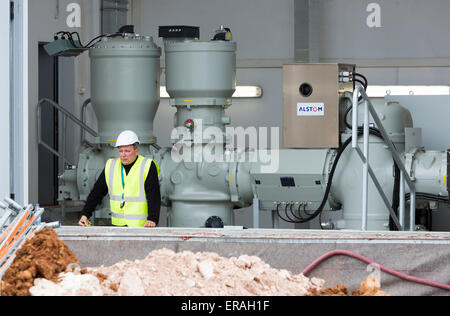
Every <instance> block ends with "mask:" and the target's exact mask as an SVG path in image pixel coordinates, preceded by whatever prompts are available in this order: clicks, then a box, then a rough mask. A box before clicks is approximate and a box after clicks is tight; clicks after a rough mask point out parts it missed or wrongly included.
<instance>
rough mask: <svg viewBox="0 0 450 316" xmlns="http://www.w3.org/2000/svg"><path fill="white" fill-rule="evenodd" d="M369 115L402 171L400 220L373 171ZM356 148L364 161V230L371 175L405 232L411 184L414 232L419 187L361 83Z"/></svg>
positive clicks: (354, 127) (355, 105)
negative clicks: (360, 127) (360, 139)
mask: <svg viewBox="0 0 450 316" xmlns="http://www.w3.org/2000/svg"><path fill="white" fill-rule="evenodd" d="M360 94H361V96H362V98H363V100H364V126H363V129H364V133H363V139H364V147H363V151H361V149H360V148H359V146H358V105H359V102H360V101H359V95H360ZM369 114H370V115H371V116H372V118H373V120H374V122H375V124H376V126H377V128H378V130H379V131H380V132H381V135H382V136H383V140H384V143H385V144H386V145H387V146H388V148H389V151H390V152H391V154H392V157H393V158H394V161H395V163H396V164H397V166H398V168H399V169H400V207H399V218H400V219H399V218H397V215H396V214H395V211H394V210H393V209H392V206H391V204H390V202H389V199H388V198H387V197H386V195H385V194H384V191H383V188H382V187H381V185H380V183H379V182H378V179H377V177H376V176H375V173H374V172H373V170H372V168H371V167H370V164H369ZM352 147H353V148H354V149H355V150H356V152H357V153H358V155H359V157H360V158H361V160H362V162H363V192H362V223H361V229H362V230H363V231H366V230H367V214H368V206H369V203H368V193H369V192H368V186H369V175H370V177H371V178H372V181H373V183H374V184H375V187H376V188H377V190H378V192H379V193H380V195H381V198H382V199H383V202H384V203H385V205H386V207H387V208H388V210H389V213H390V214H391V217H392V219H393V221H394V223H395V225H396V226H397V228H398V229H399V230H400V231H402V230H405V181H406V183H407V184H408V187H409V189H410V194H411V198H410V223H409V228H410V231H414V230H415V212H416V188H415V185H414V183H413V182H412V180H411V178H410V177H409V174H408V171H406V168H405V165H404V164H403V161H402V160H401V158H400V156H399V154H398V152H397V150H396V149H395V147H394V144H393V143H392V141H391V140H390V138H389V135H388V134H387V132H386V130H385V129H384V127H383V124H382V123H381V120H380V118H379V117H378V114H377V113H376V111H375V109H374V107H373V105H372V102H371V101H370V99H369V97H368V96H367V94H366V91H365V90H364V87H363V86H361V85H359V84H357V85H356V88H355V91H354V93H353V121H352Z"/></svg>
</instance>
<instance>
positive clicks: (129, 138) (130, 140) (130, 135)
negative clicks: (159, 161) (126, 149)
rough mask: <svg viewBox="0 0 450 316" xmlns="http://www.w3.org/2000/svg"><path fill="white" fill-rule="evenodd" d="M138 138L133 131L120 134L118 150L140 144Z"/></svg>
mask: <svg viewBox="0 0 450 316" xmlns="http://www.w3.org/2000/svg"><path fill="white" fill-rule="evenodd" d="M140 143H141V142H140V141H139V138H138V136H137V135H136V133H135V132H133V131H124V132H122V133H120V135H119V137H118V138H117V142H116V148H118V147H121V146H129V145H134V144H140Z"/></svg>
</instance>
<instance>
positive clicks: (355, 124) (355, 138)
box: [352, 85, 361, 148]
mask: <svg viewBox="0 0 450 316" xmlns="http://www.w3.org/2000/svg"><path fill="white" fill-rule="evenodd" d="M360 90H361V86H360V85H357V86H356V89H355V92H354V93H353V118H352V147H353V148H356V147H358V103H359V101H358V92H359V91H360Z"/></svg>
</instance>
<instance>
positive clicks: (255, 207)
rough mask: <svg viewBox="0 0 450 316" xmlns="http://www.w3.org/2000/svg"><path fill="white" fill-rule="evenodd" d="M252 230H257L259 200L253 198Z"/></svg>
mask: <svg viewBox="0 0 450 316" xmlns="http://www.w3.org/2000/svg"><path fill="white" fill-rule="evenodd" d="M253 228H259V200H258V198H257V197H256V196H255V197H254V198H253Z"/></svg>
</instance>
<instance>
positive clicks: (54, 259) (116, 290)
mask: <svg viewBox="0 0 450 316" xmlns="http://www.w3.org/2000/svg"><path fill="white" fill-rule="evenodd" d="M324 283H325V281H324V280H321V279H317V278H311V279H310V278H307V277H305V276H303V275H301V274H299V275H294V274H292V273H291V272H289V271H287V270H278V269H274V268H272V267H270V266H269V265H268V264H266V263H265V262H263V261H262V260H261V259H260V258H258V257H254V256H246V255H243V256H240V257H238V258H236V257H232V258H223V257H220V256H219V255H218V254H215V253H192V252H189V251H185V252H181V253H175V252H173V251H171V250H168V249H160V250H156V251H153V252H151V253H150V254H149V255H148V256H147V257H146V258H145V259H143V260H135V261H129V260H125V261H121V262H118V263H116V264H115V265H113V266H110V267H104V266H102V267H96V268H83V269H80V267H79V265H78V260H77V258H76V256H75V255H74V254H73V253H72V251H71V250H70V249H69V248H68V247H67V245H66V244H65V243H64V242H62V241H60V240H59V239H58V236H57V234H56V232H55V231H53V230H51V229H46V230H43V231H41V232H38V233H37V234H36V236H35V237H34V238H33V239H31V240H29V241H27V242H26V243H25V245H24V246H23V247H22V248H21V249H20V250H19V251H18V253H17V257H16V260H15V261H14V263H13V264H12V266H11V267H10V269H9V270H8V271H7V272H6V273H5V275H4V277H3V280H2V287H1V288H2V296H29V295H32V296H338V295H339V296H350V295H354V296H366V295H370V296H374V295H386V293H384V292H382V291H381V290H380V286H379V283H378V281H377V280H376V279H371V278H370V277H369V278H368V279H366V280H365V281H364V282H363V283H362V284H361V288H360V289H359V290H357V291H353V292H352V293H351V294H350V293H349V290H348V288H347V287H345V286H343V285H338V286H336V287H334V288H323V285H324Z"/></svg>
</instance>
